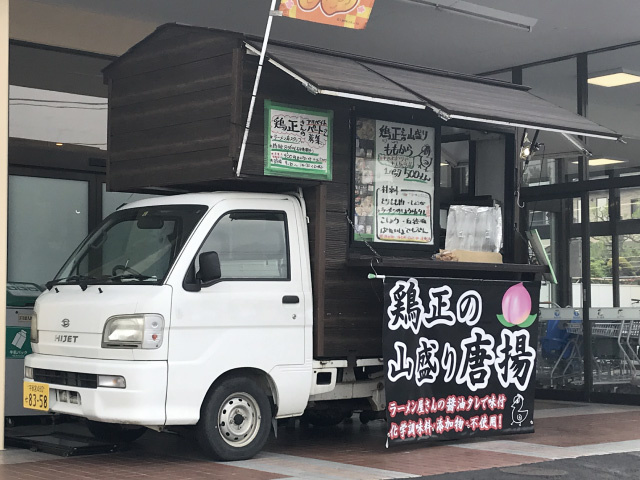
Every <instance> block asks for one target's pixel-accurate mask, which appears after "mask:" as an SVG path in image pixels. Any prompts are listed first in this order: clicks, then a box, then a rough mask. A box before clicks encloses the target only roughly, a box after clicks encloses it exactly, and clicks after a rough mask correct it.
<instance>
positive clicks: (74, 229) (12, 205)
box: [7, 175, 89, 284]
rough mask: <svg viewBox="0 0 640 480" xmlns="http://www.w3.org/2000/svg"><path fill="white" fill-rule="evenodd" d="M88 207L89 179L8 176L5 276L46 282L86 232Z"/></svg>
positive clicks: (20, 279)
mask: <svg viewBox="0 0 640 480" xmlns="http://www.w3.org/2000/svg"><path fill="white" fill-rule="evenodd" d="M88 206H89V185H88V182H85V181H78V180H61V179H55V178H38V177H24V176H18V175H11V176H9V223H8V252H9V256H8V262H7V267H8V272H7V273H8V274H7V279H8V280H9V281H15V282H33V283H37V284H44V283H45V282H47V281H49V280H51V279H52V278H53V277H54V276H55V274H56V272H57V271H58V270H59V269H60V266H61V265H62V264H63V262H64V261H65V260H66V259H67V258H68V257H69V255H70V254H71V252H73V249H74V248H75V247H76V246H77V245H78V244H79V243H80V242H81V241H82V239H83V238H84V237H86V236H87V230H88V223H89V217H88Z"/></svg>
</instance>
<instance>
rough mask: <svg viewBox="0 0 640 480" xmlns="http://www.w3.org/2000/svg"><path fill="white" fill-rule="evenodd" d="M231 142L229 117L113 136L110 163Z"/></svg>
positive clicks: (200, 148)
mask: <svg viewBox="0 0 640 480" xmlns="http://www.w3.org/2000/svg"><path fill="white" fill-rule="evenodd" d="M228 145H229V117H222V118H214V119H207V120H200V121H198V122H191V123H183V124H179V125H169V126H163V127H158V128H150V129H148V130H143V131H138V132H131V133H124V134H120V135H113V136H112V137H111V149H112V150H111V152H112V153H111V162H122V161H133V160H138V159H143V158H149V157H156V156H161V155H172V154H177V153H186V152H195V151H198V150H209V149H213V148H219V147H228ZM201 174H202V173H201Z"/></svg>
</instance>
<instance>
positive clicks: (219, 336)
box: [167, 198, 311, 423]
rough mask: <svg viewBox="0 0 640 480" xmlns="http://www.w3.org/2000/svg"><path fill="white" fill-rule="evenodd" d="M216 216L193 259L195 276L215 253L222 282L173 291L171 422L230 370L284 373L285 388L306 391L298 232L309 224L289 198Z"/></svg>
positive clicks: (233, 204)
mask: <svg viewBox="0 0 640 480" xmlns="http://www.w3.org/2000/svg"><path fill="white" fill-rule="evenodd" d="M214 211H215V212H219V213H215V214H214ZM214 211H212V212H211V213H210V215H214V217H215V219H216V220H215V222H214V225H213V227H212V228H211V229H210V231H209V232H208V234H207V235H206V238H205V240H204V241H203V242H202V243H201V245H200V247H199V249H198V251H197V254H196V255H195V257H194V261H195V271H196V272H198V270H199V260H198V258H199V256H200V255H201V254H202V253H206V252H217V254H218V257H219V259H220V270H221V274H222V277H221V278H220V280H218V281H215V282H213V283H211V284H209V285H207V284H203V285H202V288H201V290H200V291H196V292H189V291H186V290H185V289H183V288H176V289H175V290H174V305H173V307H172V311H173V314H172V322H171V333H170V354H169V386H168V404H167V416H168V420H169V422H171V417H172V411H173V413H177V412H179V411H183V412H184V409H182V408H181V407H186V405H184V404H183V402H186V401H188V400H186V399H189V398H190V399H191V400H196V399H200V400H201V399H202V398H203V396H204V394H205V393H206V391H207V389H208V387H209V385H211V383H208V382H212V381H213V380H214V379H216V378H218V376H219V375H221V374H222V373H225V372H228V371H230V370H233V369H238V368H247V367H248V368H256V369H260V370H262V371H265V372H267V373H270V374H272V372H275V373H273V374H272V375H281V376H282V372H283V371H284V372H286V377H287V383H288V382H297V383H298V384H303V385H304V387H305V388H306V389H307V392H308V388H309V387H308V382H309V378H308V375H309V374H308V372H306V370H308V369H307V368H305V329H309V331H310V328H311V325H305V292H304V290H303V280H302V275H303V272H302V269H301V261H302V255H301V251H300V248H301V245H300V235H299V233H298V232H299V230H300V228H306V225H304V226H300V225H298V223H299V222H300V220H299V219H298V218H297V216H296V210H295V205H294V203H293V201H292V200H291V199H268V198H267V199H260V201H259V202H256V201H255V200H244V199H234V200H232V201H231V200H229V201H227V200H225V201H223V202H220V203H218V204H217V205H216V206H215V207H214ZM209 218H210V217H209ZM176 290H177V291H176ZM309 354H310V352H309ZM194 371H195V372H198V375H197V376H198V380H197V382H193V379H194ZM278 372H280V373H278ZM298 374H299V375H300V378H297V377H298ZM189 379H190V380H189ZM181 404H183V405H181ZM191 408H192V406H190V407H189V409H191ZM198 408H199V406H198ZM174 409H175V410H174ZM176 423H177V422H176Z"/></svg>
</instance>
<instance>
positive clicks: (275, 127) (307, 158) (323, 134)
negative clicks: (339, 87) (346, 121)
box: [264, 100, 333, 180]
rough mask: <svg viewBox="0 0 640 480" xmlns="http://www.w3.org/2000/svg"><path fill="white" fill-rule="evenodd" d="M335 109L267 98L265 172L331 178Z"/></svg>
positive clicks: (286, 175) (298, 176) (279, 174)
mask: <svg viewBox="0 0 640 480" xmlns="http://www.w3.org/2000/svg"><path fill="white" fill-rule="evenodd" d="M332 124H333V112H332V111H331V110H316V109H310V108H302V107H293V106H289V105H282V104H278V103H274V102H271V101H269V100H266V101H265V162H264V174H265V175H278V176H284V177H295V178H312V179H317V180H331V134H332Z"/></svg>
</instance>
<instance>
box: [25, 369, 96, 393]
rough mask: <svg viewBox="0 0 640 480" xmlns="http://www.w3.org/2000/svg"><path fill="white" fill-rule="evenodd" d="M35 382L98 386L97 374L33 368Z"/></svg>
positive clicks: (72, 385) (86, 386) (85, 386)
mask: <svg viewBox="0 0 640 480" xmlns="http://www.w3.org/2000/svg"><path fill="white" fill-rule="evenodd" d="M33 379H34V380H35V381H36V382H42V383H52V384H55V385H65V386H67V387H82V388H98V376H97V375H94V374H92V373H77V372H61V371H60V370H47V369H44V368H34V369H33Z"/></svg>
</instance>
